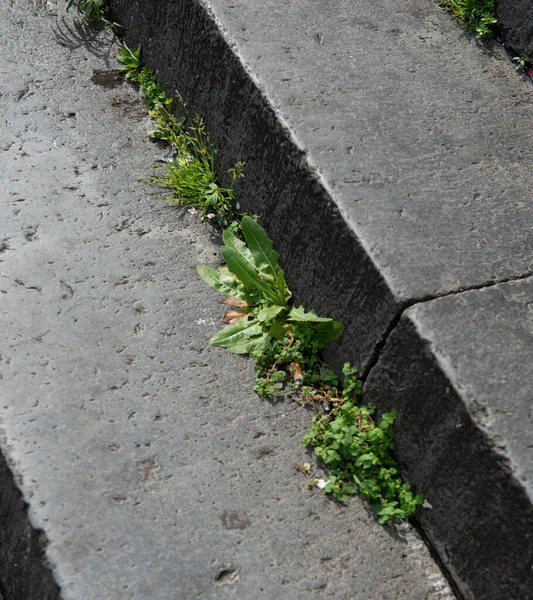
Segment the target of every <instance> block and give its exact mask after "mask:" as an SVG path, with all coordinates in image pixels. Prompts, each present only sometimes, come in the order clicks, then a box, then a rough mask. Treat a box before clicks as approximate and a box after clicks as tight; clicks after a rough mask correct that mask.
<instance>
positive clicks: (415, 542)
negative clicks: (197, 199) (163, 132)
mask: <svg viewBox="0 0 533 600" xmlns="http://www.w3.org/2000/svg"><path fill="white" fill-rule="evenodd" d="M61 4H63V3H60V6H59V8H62V7H61ZM52 8H53V7H52ZM0 40H1V42H0V43H1V45H2V52H0V78H1V90H2V96H1V97H0V115H1V117H0V119H1V121H0V124H1V128H2V134H1V136H2V137H1V140H2V151H1V153H0V173H1V189H2V194H1V206H0V210H1V221H0V222H1V223H2V225H1V227H2V229H1V231H2V235H1V239H2V240H3V242H2V251H1V254H0V260H1V264H0V267H1V268H0V272H1V278H0V292H1V294H0V297H1V304H0V312H1V316H2V321H1V322H2V325H1V339H2V347H1V354H2V361H1V364H0V369H1V371H0V372H1V376H2V388H1V399H2V401H1V404H0V406H1V416H2V422H1V424H0V431H1V448H2V452H3V454H4V455H5V456H6V458H7V461H8V463H9V465H10V468H11V470H12V471H13V473H14V474H15V481H16V486H17V488H19V489H20V490H21V491H22V493H23V495H24V499H25V500H26V501H27V502H28V504H29V515H30V518H31V522H32V524H33V527H34V528H35V529H41V530H42V531H43V532H44V534H43V536H46V538H47V546H46V558H47V560H48V563H49V565H50V568H51V569H52V572H53V576H54V578H55V580H56V581H57V583H58V584H59V586H60V588H61V597H62V598H64V599H65V600H96V599H98V600H102V599H105V600H118V599H122V598H124V599H126V598H132V599H139V600H141V599H142V600H174V599H175V600H188V599H192V598H199V597H201V598H205V599H210V598H213V599H214V598H216V599H217V600H224V599H226V598H239V599H252V598H253V599H256V598H265V599H269V600H270V599H272V598H283V599H298V600H304V599H317V598H325V597H327V598H331V599H338V600H341V599H342V600H348V599H350V600H351V599H354V598H355V599H368V600H371V599H372V600H373V599H375V598H384V599H385V598H389V599H393V598H394V599H405V600H412V599H419V600H426V599H432V600H444V599H448V598H452V597H453V595H452V594H451V592H450V591H449V589H448V587H447V585H446V582H445V580H444V579H443V577H442V575H441V573H440V571H439V569H438V568H437V567H436V566H435V564H434V562H433V560H432V559H431V558H430V556H429V553H428V550H427V548H426V547H425V546H424V544H423V543H422V542H421V541H420V539H419V538H418V537H417V535H416V533H415V532H414V531H413V530H412V529H411V528H410V527H409V526H405V527H403V528H400V529H398V530H394V529H384V528H381V527H380V526H379V525H378V524H377V523H376V522H375V520H374V518H373V517H372V516H371V515H370V514H369V513H368V511H367V509H366V507H365V506H364V505H363V504H362V503H361V502H359V501H358V500H357V499H355V500H354V501H353V502H350V504H349V506H348V507H347V508H344V507H341V506H339V505H337V504H336V503H334V502H331V501H330V500H328V499H327V498H326V497H325V496H324V495H323V494H322V493H320V492H319V491H318V490H314V491H313V490H308V489H307V487H306V484H305V479H304V478H303V477H302V476H301V475H300V474H297V473H295V471H294V468H293V464H292V461H293V460H296V461H299V462H303V461H304V460H306V459H308V455H307V453H306V451H305V450H304V448H303V447H302V445H301V442H300V439H301V435H302V433H303V432H304V430H305V429H306V427H307V425H308V424H309V421H310V417H311V415H310V413H309V412H308V411H307V410H306V409H304V408H301V407H299V406H297V405H296V404H293V405H291V404H286V405H284V404H281V405H280V404H277V405H271V404H269V403H267V402H262V401H260V400H259V398H257V397H256V396H255V395H254V394H253V393H252V392H251V389H252V380H253V365H252V364H251V363H250V362H249V361H247V360H245V359H243V358H241V357H235V356H231V355H229V354H228V353H226V352H224V351H222V350H220V349H215V348H210V347H209V346H208V342H207V340H208V338H209V337H210V336H211V335H212V334H213V332H214V331H215V330H216V329H217V328H218V320H219V317H220V315H221V310H220V307H218V305H217V304H216V300H217V298H216V294H214V293H212V292H211V290H209V288H207V287H206V286H205V285H204V284H203V283H202V282H201V281H200V280H199V278H198V276H197V274H196V264H197V263H208V264H217V263H218V261H219V260H220V258H219V253H218V240H217V239H215V238H214V236H213V234H212V233H211V232H210V230H209V228H207V227H204V226H202V225H201V224H200V223H199V222H198V221H197V219H195V218H193V217H192V216H191V215H189V214H188V213H186V212H185V213H184V212H182V211H176V210H174V209H171V208H170V207H167V206H165V205H162V204H161V203H159V202H158V200H157V199H156V198H153V197H150V195H149V192H148V190H146V189H145V188H143V187H142V186H139V185H135V181H136V179H137V174H139V173H146V169H147V165H148V164H149V162H150V161H151V160H153V159H154V158H155V157H156V156H159V155H160V154H161V152H162V149H161V148H159V147H157V146H155V145H154V144H152V143H151V142H149V141H148V139H147V136H146V132H147V131H148V130H149V129H150V123H149V122H148V120H147V119H146V118H145V117H144V116H143V115H144V111H143V108H142V106H141V104H140V102H139V98H138V96H137V94H136V93H135V92H134V90H133V89H132V88H131V87H130V86H128V85H126V84H123V83H121V81H120V79H119V78H118V77H117V76H116V72H114V71H113V69H114V68H115V67H116V62H115V60H114V58H113V57H114V54H115V52H116V46H113V45H110V42H111V40H110V39H109V38H108V37H106V36H102V35H101V34H95V33H94V32H91V31H89V30H87V29H86V28H84V27H83V25H82V24H81V23H78V24H75V23H73V22H72V21H71V20H68V19H67V20H66V21H63V20H62V19H61V18H59V19H57V18H56V17H55V16H54V15H53V14H50V7H49V9H48V13H47V12H46V9H45V8H43V7H42V6H41V3H40V2H39V3H36V4H35V6H34V7H32V5H31V4H30V3H29V2H27V1H26V0H24V1H22V0H21V1H18V2H13V3H5V2H4V3H0ZM104 83H105V84H106V85H107V86H108V87H104V86H103V85H102V84H104ZM212 238H213V239H212ZM10 481H11V483H10ZM0 483H1V484H2V486H10V491H9V493H12V494H15V495H16V492H17V490H16V489H15V488H14V483H13V482H12V480H10V479H9V477H8V476H7V475H6V476H3V477H2V479H1V481H0ZM3 494H4V489H2V495H1V496H0V498H2V499H3V498H4V495H3ZM8 508H9V507H6V505H4V504H3V505H2V510H3V511H5V510H7V509H8ZM0 514H2V519H3V520H4V518H6V519H7V518H8V517H10V518H11V519H13V520H15V519H18V520H19V521H20V523H21V527H24V526H25V525H26V524H27V523H26V522H25V521H24V519H23V518H22V517H21V516H17V514H15V513H10V514H9V515H5V517H4V514H3V513H0ZM18 514H19V515H20V511H18ZM15 535H16V531H13V536H15ZM41 539H42V537H41ZM7 541H10V543H15V541H14V540H7ZM7 541H6V539H5V536H3V535H2V536H0V544H1V545H2V551H1V552H0V559H2V560H3V563H2V564H0V580H1V581H2V582H3V586H4V587H3V588H1V592H0V593H1V594H3V595H5V596H6V598H5V599H3V600H37V599H39V600H41V599H46V600H48V598H53V597H54V596H53V590H52V595H50V594H49V592H48V591H46V590H47V589H48V588H46V587H45V585H49V581H50V580H48V582H45V583H43V584H42V586H43V587H39V586H41V583H40V581H41V579H40V577H41V576H40V574H39V573H38V572H37V571H34V568H33V567H28V569H27V571H26V572H25V573H24V577H26V578H28V579H30V580H31V581H32V585H33V586H34V587H33V589H32V590H31V591H28V592H24V591H20V590H21V589H22V588H19V590H18V591H13V592H12V591H7V586H6V581H7V579H8V578H10V577H11V576H12V574H13V568H14V565H13V560H11V561H10V560H9V556H8V557H7V560H6V552H5V549H4V547H3V546H4V544H6V543H7ZM34 546H35V544H34ZM39 547H40V546H39ZM37 550H38V548H37ZM52 588H53V586H52ZM5 590H6V591H5Z"/></svg>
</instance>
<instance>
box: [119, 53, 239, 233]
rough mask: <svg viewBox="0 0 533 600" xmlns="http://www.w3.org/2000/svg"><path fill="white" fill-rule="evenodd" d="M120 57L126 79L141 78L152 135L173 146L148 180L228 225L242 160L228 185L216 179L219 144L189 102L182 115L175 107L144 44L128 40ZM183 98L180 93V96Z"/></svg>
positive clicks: (174, 200) (179, 201)
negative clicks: (146, 61)
mask: <svg viewBox="0 0 533 600" xmlns="http://www.w3.org/2000/svg"><path fill="white" fill-rule="evenodd" d="M117 60H118V61H119V63H120V64H121V66H120V67H119V68H120V69H121V70H122V71H123V72H124V73H125V77H126V79H129V80H130V81H132V82H134V83H137V84H138V85H139V87H140V89H141V92H142V94H143V97H144V100H145V103H146V106H147V109H148V111H149V114H150V116H151V117H152V119H154V129H153V130H152V131H151V132H150V134H149V135H150V137H152V138H153V139H157V140H161V141H164V142H166V143H167V144H169V145H170V146H172V147H173V148H174V149H175V152H176V155H175V158H174V159H173V160H170V161H168V162H164V163H163V164H161V165H156V166H155V167H154V174H153V175H152V176H150V177H148V178H146V180H145V181H146V183H148V184H150V185H156V186H159V187H163V188H165V189H168V190H170V192H171V193H172V195H171V196H169V197H165V200H167V201H168V202H170V203H172V204H178V205H180V206H187V207H191V208H195V209H198V210H199V211H200V215H201V217H202V219H206V218H208V219H212V220H213V221H214V222H216V223H217V224H218V225H219V226H221V227H228V226H229V224H230V223H231V222H232V221H233V220H234V218H235V217H236V216H237V213H236V212H235V210H234V200H235V192H234V189H233V187H234V185H235V182H236V180H237V178H238V177H240V176H242V174H243V166H244V165H243V164H242V163H237V165H236V166H235V168H233V169H231V170H230V173H231V175H232V181H231V183H230V185H229V186H227V187H226V186H222V185H220V184H219V182H218V178H217V174H216V170H215V148H214V146H213V144H212V143H211V141H210V139H209V135H208V134H207V132H206V130H205V126H204V123H203V121H202V120H201V119H200V117H198V116H196V117H193V118H191V117H190V115H189V114H188V113H187V110H186V107H185V104H184V103H183V102H181V105H182V108H183V110H184V113H185V114H184V116H183V117H177V116H176V115H174V113H173V112H172V98H170V97H168V96H167V94H166V92H165V90H164V89H163V87H162V86H161V84H160V83H159V82H158V80H157V77H156V74H155V73H154V71H152V70H151V69H149V68H148V67H143V66H142V61H141V48H140V47H139V48H137V49H136V50H132V49H130V48H128V46H127V45H125V44H124V46H123V47H121V48H119V50H118V54H117ZM180 100H181V98H180Z"/></svg>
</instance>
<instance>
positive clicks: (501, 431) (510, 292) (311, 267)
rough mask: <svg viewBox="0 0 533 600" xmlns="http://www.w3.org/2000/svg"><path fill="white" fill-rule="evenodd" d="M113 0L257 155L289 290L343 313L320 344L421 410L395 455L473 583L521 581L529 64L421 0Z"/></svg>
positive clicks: (531, 341) (256, 198)
mask: <svg viewBox="0 0 533 600" xmlns="http://www.w3.org/2000/svg"><path fill="white" fill-rule="evenodd" d="M502 4H503V3H502ZM111 6H112V7H113V11H114V15H115V16H116V18H117V19H118V20H119V21H120V22H121V23H122V24H123V25H124V27H125V31H126V40H127V41H128V43H129V44H130V45H136V44H142V48H143V56H144V60H145V61H146V62H147V63H148V64H149V65H150V66H152V67H153V68H155V69H157V71H158V74H159V76H160V77H161V79H162V81H164V82H165V83H166V85H167V89H168V91H169V92H172V91H173V90H176V89H177V90H179V91H180V93H181V94H182V96H183V98H184V99H185V100H186V102H187V103H189V105H190V108H191V110H193V111H198V112H199V113H201V114H202V115H203V117H204V118H205V120H206V123H207V127H208V129H209V131H210V132H211V134H212V136H213V139H214V141H215V143H216V146H217V147H218V148H219V149H220V155H219V157H218V163H219V169H220V172H225V171H227V170H228V169H229V168H230V167H231V166H232V165H233V164H234V163H235V162H236V161H238V160H241V161H244V162H245V163H246V178H245V179H244V180H242V182H240V184H239V197H240V198H241V205H242V206H243V208H244V209H245V210H247V211H248V212H251V213H256V214H258V215H260V217H261V222H262V223H263V225H264V226H265V227H266V229H267V230H268V231H269V234H270V235H271V236H272V237H273V238H274V241H275V244H276V247H277V248H278V249H279V250H280V252H281V256H282V260H283V264H284V265H285V267H286V268H287V272H288V276H289V281H290V284H291V287H292V289H293V291H294V292H295V297H297V298H298V301H301V302H302V303H303V304H305V305H306V306H310V307H311V306H312V307H313V308H315V309H316V310H317V311H318V312H319V313H321V314H326V315H330V316H332V317H334V318H336V319H338V320H339V321H341V322H343V323H344V324H345V325H346V332H345V335H344V338H343V340H342V341H341V342H340V343H338V344H336V345H335V346H334V348H332V349H331V350H330V352H329V354H328V359H330V360H331V361H332V362H334V363H335V364H337V365H340V364H341V362H343V361H344V360H346V359H350V360H351V361H352V362H354V363H357V364H358V365H360V367H361V368H362V371H363V373H364V375H365V376H367V379H368V381H367V384H366V393H367V394H368V396H369V397H370V398H371V399H375V401H376V403H378V404H379V405H380V406H381V407H383V408H385V407H387V408H388V407H389V406H396V407H398V408H399V409H400V410H402V411H403V412H404V415H409V417H407V416H404V417H403V418H401V420H400V421H399V423H398V435H399V439H398V448H397V450H398V456H399V458H400V460H401V461H402V464H404V466H405V469H406V472H407V473H409V476H410V477H412V479H413V481H414V482H415V483H416V485H417V488H418V489H420V490H422V491H424V492H425V493H426V495H427V496H428V498H429V499H430V503H431V504H432V505H433V508H432V509H427V510H425V511H423V512H422V513H421V514H420V517H419V520H420V523H421V525H422V527H423V528H424V530H425V532H426V535H427V536H428V538H429V539H430V540H431V543H432V544H433V546H434V548H435V549H436V551H437V552H438V553H439V556H440V558H441V559H442V561H443V562H444V563H445V564H446V566H447V568H448V569H449V571H450V572H451V573H452V574H453V577H454V580H455V583H456V585H457V586H458V588H459V589H460V591H461V593H462V594H463V595H464V597H466V598H478V599H480V600H490V599H494V600H500V599H501V598H528V597H529V596H530V592H529V590H530V588H531V585H532V584H533V570H532V565H533V554H532V553H533V545H532V544H531V543H530V532H532V531H533V520H532V518H531V501H530V500H531V482H530V480H529V479H527V468H526V467H525V466H524V465H528V464H530V461H531V448H530V447H529V446H530V444H529V443H528V435H527V433H528V431H529V430H530V419H529V418H528V415H529V408H530V404H531V395H530V394H529V392H528V391H527V387H526V386H527V384H526V382H527V381H528V379H529V378H528V374H529V369H530V364H531V363H530V361H528V360H527V359H528V357H529V356H530V355H531V352H532V348H533V336H532V333H533V330H532V324H531V320H530V314H531V311H530V306H531V300H532V297H531V290H530V282H531V276H532V273H533V250H532V243H531V242H532V235H531V231H532V230H533V228H532V226H533V210H532V207H531V165H532V161H533V154H532V150H531V136H530V131H529V126H528V125H527V124H528V123H531V122H532V119H533V105H532V103H531V98H532V96H531V95H532V91H533V90H532V88H531V85H530V83H529V82H528V81H525V80H523V79H522V78H521V77H520V76H519V75H517V74H516V73H515V71H514V68H513V65H512V64H511V63H510V62H509V61H508V58H507V55H506V54H505V52H504V51H503V50H502V49H501V48H500V47H499V46H498V44H497V43H495V42H485V43H480V42H478V41H476V40H474V39H472V38H471V37H470V36H469V35H467V34H466V33H465V32H464V31H463V30H462V29H461V28H460V27H459V25H458V24H457V23H455V22H454V21H453V20H452V19H451V18H450V17H449V15H447V14H446V13H445V12H444V11H443V10H441V9H440V8H439V7H438V6H436V4H435V3H434V2H431V1H430V0H409V1H408V2H398V1H397V0H383V1H381V2H379V3H378V2H362V1H359V0H339V1H337V2H335V3H325V2H323V0H291V1H290V2H279V1H274V0H252V1H250V0H247V1H243V0H209V1H207V0H206V1H203V2H200V1H199V0H183V1H182V2H179V3H176V2H170V1H168V0H165V1H160V2H157V3H154V2H151V1H149V0H138V1H137V2H136V3H135V4H134V5H132V4H131V3H130V2H127V0H111ZM492 301H494V304H492ZM489 308H490V310H489ZM467 315H468V316H467ZM489 315H490V316H489ZM487 332H490V334H489V333H487ZM504 332H505V334H504ZM516 348H520V354H519V355H520V356H521V357H522V360H521V361H520V370H519V371H520V373H519V376H520V378H519V380H515V377H516V373H517V371H516V368H515V366H514V361H515V359H516V356H517V353H516ZM480 381H481V383H480ZM487 382H490V385H489V384H488V383H487ZM487 385H489V387H488V388H487V387H486V386H487ZM405 390H409V395H408V396H406V392H405ZM502 395H503V396H505V398H504V399H500V396H502ZM413 407H417V408H416V410H417V411H418V412H419V413H420V417H419V418H415V416H416V415H414V414H413V410H414V408H413ZM400 429H401V430H402V431H400ZM402 432H403V433H402ZM419 448H424V449H425V450H427V453H425V452H422V451H419V450H418V449H419ZM443 453H444V454H443ZM452 457H453V459H452ZM452 463H453V464H452ZM488 490H490V492H489V491H488ZM489 493H490V496H489V497H487V494H489ZM483 498H484V500H483V502H482V499H483ZM488 524H490V527H489V526H488ZM488 531H490V535H488Z"/></svg>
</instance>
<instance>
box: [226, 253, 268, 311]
mask: <svg viewBox="0 0 533 600" xmlns="http://www.w3.org/2000/svg"><path fill="white" fill-rule="evenodd" d="M222 256H223V257H224V260H225V261H226V264H227V265H228V269H229V270H230V271H231V272H232V273H233V274H234V275H235V276H236V277H237V278H238V279H239V280H240V281H241V283H242V285H243V286H244V288H245V289H246V290H247V291H248V292H250V293H254V292H259V293H260V294H261V295H262V296H263V297H264V298H265V300H268V301H270V302H271V303H273V304H277V300H278V294H277V293H276V289H275V288H274V287H273V286H272V285H270V284H268V283H267V282H266V281H263V280H262V279H261V277H260V275H259V272H258V271H257V269H256V268H255V265H254V262H253V260H250V259H249V258H248V257H247V255H246V253H243V252H240V251H239V250H238V249H237V248H236V247H229V246H224V247H223V248H222Z"/></svg>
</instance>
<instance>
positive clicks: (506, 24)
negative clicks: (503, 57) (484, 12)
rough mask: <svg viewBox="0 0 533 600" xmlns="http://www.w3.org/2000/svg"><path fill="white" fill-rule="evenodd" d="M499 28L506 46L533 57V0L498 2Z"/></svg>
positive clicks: (498, 0) (505, 0)
mask: <svg viewBox="0 0 533 600" xmlns="http://www.w3.org/2000/svg"><path fill="white" fill-rule="evenodd" d="M495 4H496V15H497V18H498V28H499V29H500V31H501V34H502V37H503V40H504V42H505V44H506V45H508V46H509V47H510V48H512V49H513V51H514V52H515V53H516V54H518V55H520V56H527V57H530V58H531V57H533V0H496V3H495Z"/></svg>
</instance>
